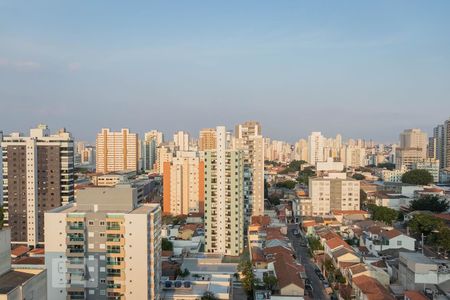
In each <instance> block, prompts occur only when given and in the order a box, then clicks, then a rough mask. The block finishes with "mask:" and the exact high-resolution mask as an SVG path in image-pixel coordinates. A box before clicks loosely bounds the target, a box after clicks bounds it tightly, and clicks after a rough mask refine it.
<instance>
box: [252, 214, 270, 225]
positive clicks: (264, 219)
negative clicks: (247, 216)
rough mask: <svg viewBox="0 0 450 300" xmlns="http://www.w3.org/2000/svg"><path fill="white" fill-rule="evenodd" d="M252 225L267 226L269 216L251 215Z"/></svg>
mask: <svg viewBox="0 0 450 300" xmlns="http://www.w3.org/2000/svg"><path fill="white" fill-rule="evenodd" d="M251 224H252V225H261V226H267V225H269V224H270V217H269V216H252V223H251Z"/></svg>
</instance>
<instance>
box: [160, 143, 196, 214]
mask: <svg viewBox="0 0 450 300" xmlns="http://www.w3.org/2000/svg"><path fill="white" fill-rule="evenodd" d="M163 168H164V172H163V174H164V176H163V180H164V181H163V182H164V184H163V212H164V214H172V215H174V216H177V215H188V214H189V213H197V212H201V213H202V212H203V208H204V196H205V193H204V188H205V186H204V184H205V183H204V163H203V161H202V160H201V159H200V157H199V155H198V153H197V152H194V151H178V152H177V153H176V156H175V157H174V158H173V159H172V161H167V162H164V167H163Z"/></svg>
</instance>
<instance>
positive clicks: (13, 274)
mask: <svg viewBox="0 0 450 300" xmlns="http://www.w3.org/2000/svg"><path fill="white" fill-rule="evenodd" d="M34 275H35V274H33V273H28V272H19V271H9V272H6V273H5V274H3V275H2V276H0V295H2V294H8V293H9V292H11V291H12V290H13V289H15V288H16V287H18V286H20V285H22V284H23V283H25V282H26V281H28V280H29V279H31V278H32V277H33V276H34Z"/></svg>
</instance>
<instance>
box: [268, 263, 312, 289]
mask: <svg viewBox="0 0 450 300" xmlns="http://www.w3.org/2000/svg"><path fill="white" fill-rule="evenodd" d="M274 268H275V274H276V276H277V279H278V286H279V287H280V288H284V287H286V286H288V285H290V284H294V285H296V286H298V287H300V288H302V289H304V288H305V285H304V283H303V279H301V277H300V273H303V272H305V268H304V267H303V266H301V265H300V264H298V263H297V262H295V260H292V261H288V260H286V259H285V258H284V257H283V256H282V255H277V257H276V260H275V262H274Z"/></svg>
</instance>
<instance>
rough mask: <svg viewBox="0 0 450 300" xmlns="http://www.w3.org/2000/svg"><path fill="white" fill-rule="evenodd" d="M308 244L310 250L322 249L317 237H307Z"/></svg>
mask: <svg viewBox="0 0 450 300" xmlns="http://www.w3.org/2000/svg"><path fill="white" fill-rule="evenodd" d="M308 244H309V248H310V249H311V251H316V250H323V246H322V244H321V243H320V240H319V239H318V238H315V237H312V236H311V237H308Z"/></svg>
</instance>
